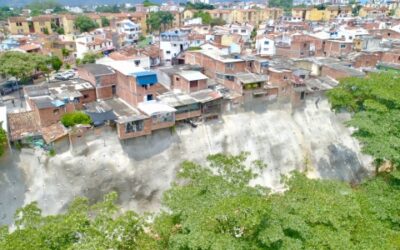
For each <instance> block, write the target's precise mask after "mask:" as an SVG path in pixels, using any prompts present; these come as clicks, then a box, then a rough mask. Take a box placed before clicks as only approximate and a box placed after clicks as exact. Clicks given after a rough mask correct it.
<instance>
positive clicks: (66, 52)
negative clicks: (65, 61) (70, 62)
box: [61, 48, 71, 57]
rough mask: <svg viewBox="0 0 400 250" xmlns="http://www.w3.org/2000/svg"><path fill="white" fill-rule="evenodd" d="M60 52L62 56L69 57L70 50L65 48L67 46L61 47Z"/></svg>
mask: <svg viewBox="0 0 400 250" xmlns="http://www.w3.org/2000/svg"><path fill="white" fill-rule="evenodd" d="M61 54H62V55H63V57H69V55H70V54H71V52H70V51H69V49H67V48H62V49H61Z"/></svg>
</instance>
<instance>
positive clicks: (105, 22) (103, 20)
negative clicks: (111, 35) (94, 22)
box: [101, 16, 110, 27]
mask: <svg viewBox="0 0 400 250" xmlns="http://www.w3.org/2000/svg"><path fill="white" fill-rule="evenodd" d="M108 26H110V20H108V19H107V17H105V16H102V17H101V27H108Z"/></svg>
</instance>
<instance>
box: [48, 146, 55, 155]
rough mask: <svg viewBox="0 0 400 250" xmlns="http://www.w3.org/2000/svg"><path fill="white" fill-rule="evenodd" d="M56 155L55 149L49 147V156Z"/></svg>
mask: <svg viewBox="0 0 400 250" xmlns="http://www.w3.org/2000/svg"><path fill="white" fill-rule="evenodd" d="M55 155H56V151H55V150H54V149H53V148H52V149H50V151H49V156H50V157H53V156H55Z"/></svg>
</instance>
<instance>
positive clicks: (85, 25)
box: [75, 15, 99, 32]
mask: <svg viewBox="0 0 400 250" xmlns="http://www.w3.org/2000/svg"><path fill="white" fill-rule="evenodd" d="M75 26H76V27H77V28H78V29H79V31H80V32H89V31H92V30H94V29H96V28H98V27H99V26H98V24H97V23H96V22H95V21H93V20H92V19H91V18H90V17H88V16H85V15H79V16H77V17H76V19H75Z"/></svg>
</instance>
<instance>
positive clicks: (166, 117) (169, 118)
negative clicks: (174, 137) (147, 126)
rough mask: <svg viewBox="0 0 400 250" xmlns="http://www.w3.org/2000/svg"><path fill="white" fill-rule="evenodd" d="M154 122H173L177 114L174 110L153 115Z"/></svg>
mask: <svg viewBox="0 0 400 250" xmlns="http://www.w3.org/2000/svg"><path fill="white" fill-rule="evenodd" d="M151 119H152V122H153V124H157V123H162V122H173V121H174V120H175V114H174V113H172V112H168V113H160V114H156V115H152V116H151Z"/></svg>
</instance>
